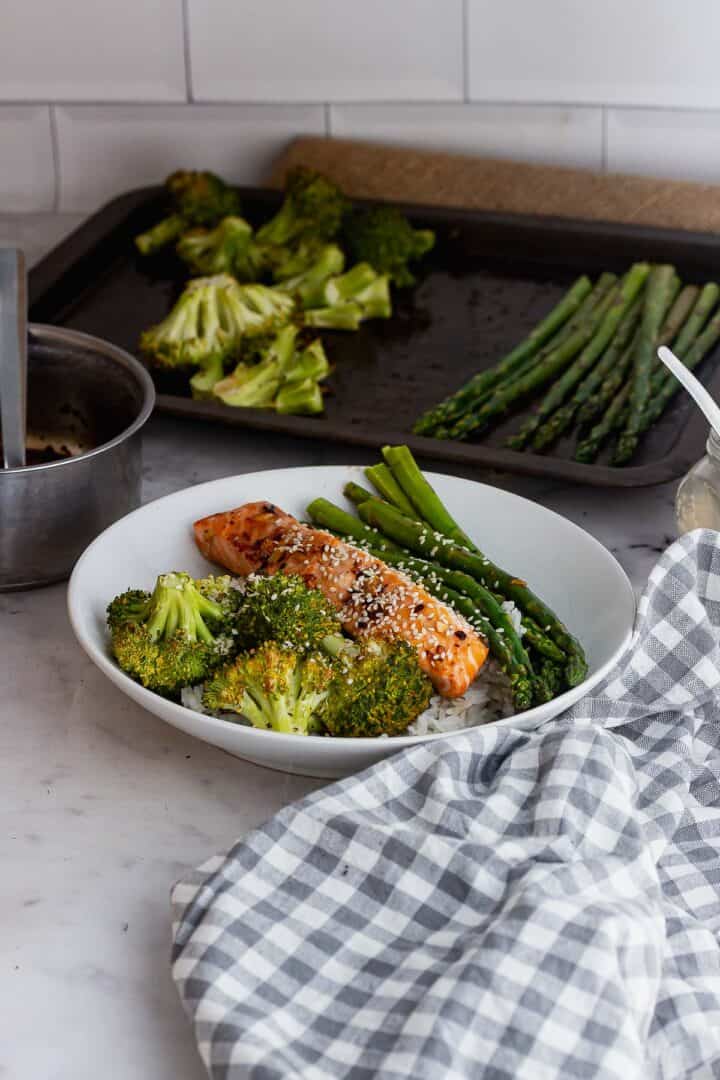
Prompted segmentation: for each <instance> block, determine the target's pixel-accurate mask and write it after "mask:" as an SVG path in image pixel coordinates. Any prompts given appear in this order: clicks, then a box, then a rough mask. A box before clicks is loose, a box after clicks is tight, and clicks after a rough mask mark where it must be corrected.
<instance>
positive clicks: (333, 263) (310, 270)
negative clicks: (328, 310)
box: [275, 244, 345, 308]
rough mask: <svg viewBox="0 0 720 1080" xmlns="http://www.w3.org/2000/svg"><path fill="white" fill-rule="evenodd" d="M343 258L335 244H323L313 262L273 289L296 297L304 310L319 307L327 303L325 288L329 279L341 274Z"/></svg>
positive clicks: (343, 263)
mask: <svg viewBox="0 0 720 1080" xmlns="http://www.w3.org/2000/svg"><path fill="white" fill-rule="evenodd" d="M344 265H345V256H344V255H343V253H342V251H341V250H340V248H339V247H338V246H337V244H325V245H324V246H323V247H321V248H320V249H319V250H318V251H317V255H316V258H315V261H314V262H313V263H312V264H311V265H310V266H308V267H306V268H305V269H304V270H301V271H300V272H299V273H297V274H293V276H292V277H288V278H285V279H284V280H282V281H280V282H279V283H278V284H277V285H276V286H275V288H276V289H278V290H279V291H280V292H284V293H288V294H289V295H291V296H295V297H297V299H298V301H299V303H300V305H301V306H302V307H304V308H309V307H319V306H323V305H325V304H327V303H328V301H327V300H326V299H325V286H326V283H327V282H328V280H329V279H330V278H332V277H333V276H334V275H336V274H340V273H342V269H343V267H344Z"/></svg>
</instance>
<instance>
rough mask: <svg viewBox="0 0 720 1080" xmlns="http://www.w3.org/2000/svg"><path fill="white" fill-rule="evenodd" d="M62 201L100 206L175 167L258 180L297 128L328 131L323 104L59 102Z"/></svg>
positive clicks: (67, 205) (73, 206) (77, 206)
mask: <svg viewBox="0 0 720 1080" xmlns="http://www.w3.org/2000/svg"><path fill="white" fill-rule="evenodd" d="M57 128H58V142H59V150H60V206H61V209H63V210H92V209H94V208H95V207H97V206H99V205H100V204H101V203H103V202H105V201H106V200H107V199H109V198H112V196H113V195H116V194H118V193H120V192H122V191H127V190H128V189H130V188H135V187H142V186H143V185H144V184H153V183H159V182H160V181H162V180H164V179H165V176H166V175H167V174H168V173H169V172H171V171H172V170H173V169H177V168H181V167H183V168H185V167H187V168H205V169H212V170H213V171H215V172H218V173H220V174H221V175H222V176H223V177H225V178H227V179H229V180H235V181H236V182H238V183H246V184H252V183H257V182H258V181H259V180H260V179H261V178H262V177H263V175H264V174H265V173H266V172H267V171H268V169H269V167H270V165H271V163H272V160H273V158H274V157H275V156H276V155H277V154H278V153H279V152H280V150H282V149H283V147H284V146H285V145H286V144H287V143H288V142H289V140H290V139H292V138H294V137H295V136H296V135H321V134H323V133H324V129H325V119H324V110H323V108H322V106H319V105H318V106H297V105H286V106H283V105H244V106H243V105H239V106H234V105H182V106H173V105H166V106H163V105H157V106H153V105H148V106H143V105H110V106H107V107H100V106H90V105H83V106H67V107H59V108H58V109H57Z"/></svg>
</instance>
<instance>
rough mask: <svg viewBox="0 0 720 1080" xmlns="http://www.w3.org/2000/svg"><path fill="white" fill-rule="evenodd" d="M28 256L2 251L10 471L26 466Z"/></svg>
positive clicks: (4, 407)
mask: <svg viewBox="0 0 720 1080" xmlns="http://www.w3.org/2000/svg"><path fill="white" fill-rule="evenodd" d="M26 281H27V279H26V273H25V257H24V255H23V253H22V252H21V251H18V250H17V249H16V248H0V425H1V426H2V451H3V461H4V466H5V468H6V469H18V468H22V467H23V466H24V465H25V437H26V411H27V284H26Z"/></svg>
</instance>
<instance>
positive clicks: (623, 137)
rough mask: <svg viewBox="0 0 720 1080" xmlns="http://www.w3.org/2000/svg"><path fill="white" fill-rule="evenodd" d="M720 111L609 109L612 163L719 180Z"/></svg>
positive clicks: (621, 168)
mask: <svg viewBox="0 0 720 1080" xmlns="http://www.w3.org/2000/svg"><path fill="white" fill-rule="evenodd" d="M719 134H720V112H713V111H707V112H700V111H698V110H695V109H692V110H691V109H608V116H607V167H608V169H609V170H610V171H611V172H626V173H646V174H651V175H653V176H662V177H666V178H667V179H670V180H702V181H706V182H708V183H713V184H718V183H720V139H719V138H718V135H719Z"/></svg>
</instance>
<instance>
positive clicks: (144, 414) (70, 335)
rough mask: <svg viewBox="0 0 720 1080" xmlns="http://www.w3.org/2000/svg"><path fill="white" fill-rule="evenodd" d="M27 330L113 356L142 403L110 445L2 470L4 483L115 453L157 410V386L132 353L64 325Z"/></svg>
mask: <svg viewBox="0 0 720 1080" xmlns="http://www.w3.org/2000/svg"><path fill="white" fill-rule="evenodd" d="M28 330H29V332H30V333H31V334H34V335H35V336H36V337H37V338H39V339H40V340H41V341H44V342H49V343H51V344H56V343H59V344H63V343H65V344H67V345H78V346H81V347H84V348H86V349H88V350H91V351H93V352H98V353H102V354H103V355H105V356H108V357H110V359H111V360H115V361H117V362H119V363H120V364H122V365H123V366H124V367H125V368H127V369H128V370H129V371H130V372H132V374H133V375H134V376H135V378H136V380H137V382H138V384H139V386H140V388H141V390H142V397H143V400H142V405H141V407H140V411H139V413H138V415H137V416H136V417H135V419H134V420H133V422H132V424H130V425H129V426H128V427H126V428H124V429H123V431H121V432H120V434H119V435H116V436H115V438H114V439H110V440H109V442H104V443H101V444H100V446H95V447H93V449H92V450H88V451H87V452H86V453H84V454H77V455H76V456H75V457H70V458H63V459H62V460H61V461H47V462H44V463H42V464H40V465H25V466H23V467H22V468H17V469H2V468H0V483H1V482H2V477H3V476H19V475H21V474H23V475H24V474H25V473H37V472H44V471H46V470H48V469H69V468H72V466H73V465H74V464H75V463H76V462H79V461H87V460H88V459H89V458H92V457H97V456H98V455H99V454H104V453H106V452H107V451H108V450H112V449H113V447H115V446H119V444H120V443H123V442H125V441H126V440H127V439H129V438H130V437H131V436H132V435H134V434H135V432H136V431H139V430H140V428H141V427H143V425H144V424H145V423H146V422H147V420H148V418H149V416H150V414H151V413H152V411H153V408H154V407H155V386H154V385H153V381H152V379H151V378H150V375H149V374H148V372H147V371H146V370H145V368H144V367H143V366H142V364H141V363H140V361H139V360H136V359H135V357H134V356H131V355H130V353H129V352H126V351H125V349H121V348H120V347H119V346H118V345H113V344H112V343H111V342H109V341H105V340H104V339H103V338H99V337H95V336H94V335H93V334H83V333H82V332H81V331H80V330H68V329H67V328H66V327H64V326H48V325H47V324H46V323H30V325H29V326H28Z"/></svg>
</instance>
